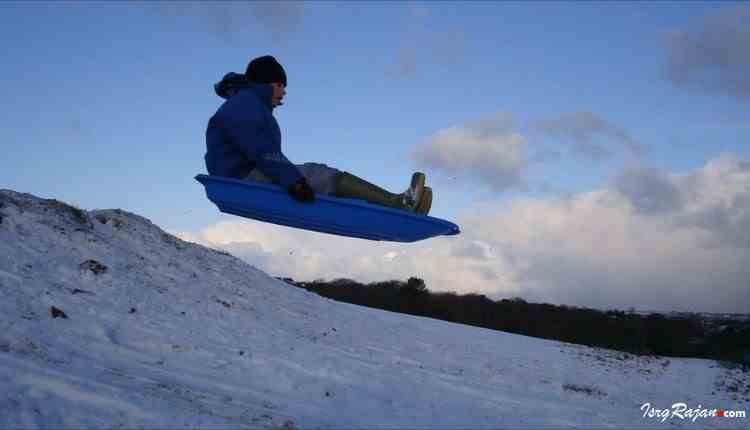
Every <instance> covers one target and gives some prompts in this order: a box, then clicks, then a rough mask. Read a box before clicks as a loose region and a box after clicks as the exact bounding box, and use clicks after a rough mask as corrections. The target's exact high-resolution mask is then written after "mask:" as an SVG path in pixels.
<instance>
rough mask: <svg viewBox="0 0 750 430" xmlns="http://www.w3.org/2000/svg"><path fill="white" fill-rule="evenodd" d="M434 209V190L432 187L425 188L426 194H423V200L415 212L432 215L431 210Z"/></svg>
mask: <svg viewBox="0 0 750 430" xmlns="http://www.w3.org/2000/svg"><path fill="white" fill-rule="evenodd" d="M431 207H432V188H430V187H424V194H422V199H421V200H420V201H419V204H418V205H417V207H416V209H415V210H414V212H416V213H418V214H422V215H427V214H428V213H430V208H431Z"/></svg>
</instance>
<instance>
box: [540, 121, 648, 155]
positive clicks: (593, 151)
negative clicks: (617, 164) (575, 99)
mask: <svg viewBox="0 0 750 430" xmlns="http://www.w3.org/2000/svg"><path fill="white" fill-rule="evenodd" d="M531 128H532V129H533V130H535V131H538V132H541V133H542V134H544V135H547V136H550V137H555V138H560V139H562V140H563V141H567V142H570V143H572V144H573V146H572V152H573V154H575V155H578V156H581V157H585V158H589V159H591V160H604V159H608V158H610V157H611V156H612V154H613V151H612V149H611V147H612V146H620V147H622V148H623V149H625V151H626V152H627V153H628V154H629V155H631V156H634V157H636V158H639V157H641V156H642V155H643V154H644V153H645V152H646V147H645V146H644V145H643V144H641V143H639V142H638V141H636V140H635V139H634V138H633V137H632V136H631V135H630V134H629V133H628V132H627V131H626V130H625V129H624V128H622V127H620V126H618V125H616V124H613V123H611V122H609V121H607V120H605V119H604V118H602V117H601V116H599V115H597V114H595V113H593V112H588V111H579V112H572V113H566V114H563V115H559V116H558V117H555V118H548V119H542V120H537V121H534V122H532V124H531Z"/></svg>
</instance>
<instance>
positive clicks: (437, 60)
mask: <svg viewBox="0 0 750 430" xmlns="http://www.w3.org/2000/svg"><path fill="white" fill-rule="evenodd" d="M425 4H427V3H409V4H407V5H406V6H407V7H406V8H405V9H404V11H405V13H406V15H407V22H408V23H407V28H406V29H405V31H404V33H403V35H402V36H401V37H400V38H399V41H400V44H399V45H398V46H397V47H396V49H395V50H394V61H393V65H392V67H391V69H390V70H388V71H387V75H388V76H389V77H395V78H410V77H414V76H416V75H417V73H418V71H419V70H420V69H419V67H420V66H424V65H427V66H428V67H429V68H434V67H436V66H437V67H450V66H454V65H456V64H461V63H462V61H463V60H464V57H465V55H466V52H467V48H468V46H469V34H468V32H467V30H466V29H465V28H464V27H461V26H459V25H452V26H448V27H445V28H436V27H435V25H434V24H433V23H430V22H429V21H430V20H431V18H432V11H431V9H430V8H429V7H427V6H425Z"/></svg>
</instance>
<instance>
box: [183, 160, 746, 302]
mask: <svg viewBox="0 0 750 430" xmlns="http://www.w3.org/2000/svg"><path fill="white" fill-rule="evenodd" d="M653 183H656V184H657V185H658V186H656V187H654V190H650V189H649V187H650V186H651V184H653ZM675 195H676V196H678V197H675ZM644 196H646V197H644ZM664 196H667V197H666V198H667V200H668V202H667V203H665V204H662V203H658V202H655V200H653V199H658V198H663V197H664ZM644 202H646V203H644ZM654 202H655V203H654ZM457 221H458V224H459V225H460V226H461V229H462V232H463V233H462V234H461V235H460V236H457V237H441V238H434V239H430V240H426V241H423V242H419V243H415V244H395V243H388V242H372V241H363V240H358V239H347V238H340V237H337V236H331V235H323V234H318V233H312V232H305V231H300V230H294V229H288V228H284V227H276V226H273V225H270V224H263V223H257V222H225V223H220V224H217V225H215V226H212V227H210V228H207V229H205V230H203V231H202V232H200V233H197V234H195V233H194V234H187V233H185V234H181V236H182V237H183V238H186V239H192V240H194V241H196V240H197V241H199V242H203V243H204V244H209V245H212V246H217V247H227V246H229V247H230V248H231V249H232V252H234V253H235V255H238V256H240V257H242V258H244V259H246V260H248V261H250V262H253V263H254V264H257V265H258V267H259V268H261V269H262V270H265V271H267V272H269V273H271V274H272V275H275V276H291V277H293V278H295V279H300V280H311V279H316V278H324V279H335V278H351V279H356V280H358V281H361V282H373V281H379V280H387V279H401V280H405V279H407V278H409V277H410V276H417V277H420V278H423V279H424V280H425V281H426V283H427V286H428V288H429V289H430V290H431V291H457V292H459V293H468V292H477V293H482V294H486V295H488V296H490V297H495V298H500V297H513V296H521V297H525V298H527V299H528V300H532V301H539V302H550V303H558V304H568V305H579V306H592V307H601V308H619V309H625V308H628V307H630V306H634V307H636V308H639V309H647V310H694V311H720V312H727V311H728V312H746V311H747V309H750V288H748V287H750V285H748V283H749V282H750V163H748V162H746V161H743V160H740V159H737V158H736V157H733V156H731V155H724V156H721V157H718V158H716V159H713V160H711V161H710V162H708V163H707V164H706V165H705V166H703V167H702V168H700V169H697V170H695V171H693V172H690V173H688V174H684V175H674V174H666V173H662V172H657V171H654V170H649V169H643V168H641V169H627V170H625V171H623V172H622V173H620V174H619V175H618V176H617V177H615V178H614V180H613V182H612V183H611V184H608V185H606V186H604V187H602V188H601V189H599V190H594V191H590V192H584V193H578V194H574V195H571V196H569V197H565V198H523V199H516V200H513V201H511V202H507V203H505V204H498V203H487V204H482V205H476V206H473V207H471V208H467V209H466V211H465V215H463V216H460V217H459V218H458V220H457Z"/></svg>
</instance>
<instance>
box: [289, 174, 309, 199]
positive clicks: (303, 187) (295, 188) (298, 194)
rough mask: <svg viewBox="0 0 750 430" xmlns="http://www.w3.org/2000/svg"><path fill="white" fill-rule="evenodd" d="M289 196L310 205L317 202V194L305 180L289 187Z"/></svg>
mask: <svg viewBox="0 0 750 430" xmlns="http://www.w3.org/2000/svg"><path fill="white" fill-rule="evenodd" d="M289 194H291V195H292V197H293V198H294V199H295V200H297V201H298V202H302V203H310V202H313V201H315V192H314V191H313V190H312V188H310V185H308V184H307V181H306V180H305V179H304V178H303V179H300V180H299V181H297V182H295V183H293V184H292V185H291V186H290V187H289Z"/></svg>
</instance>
